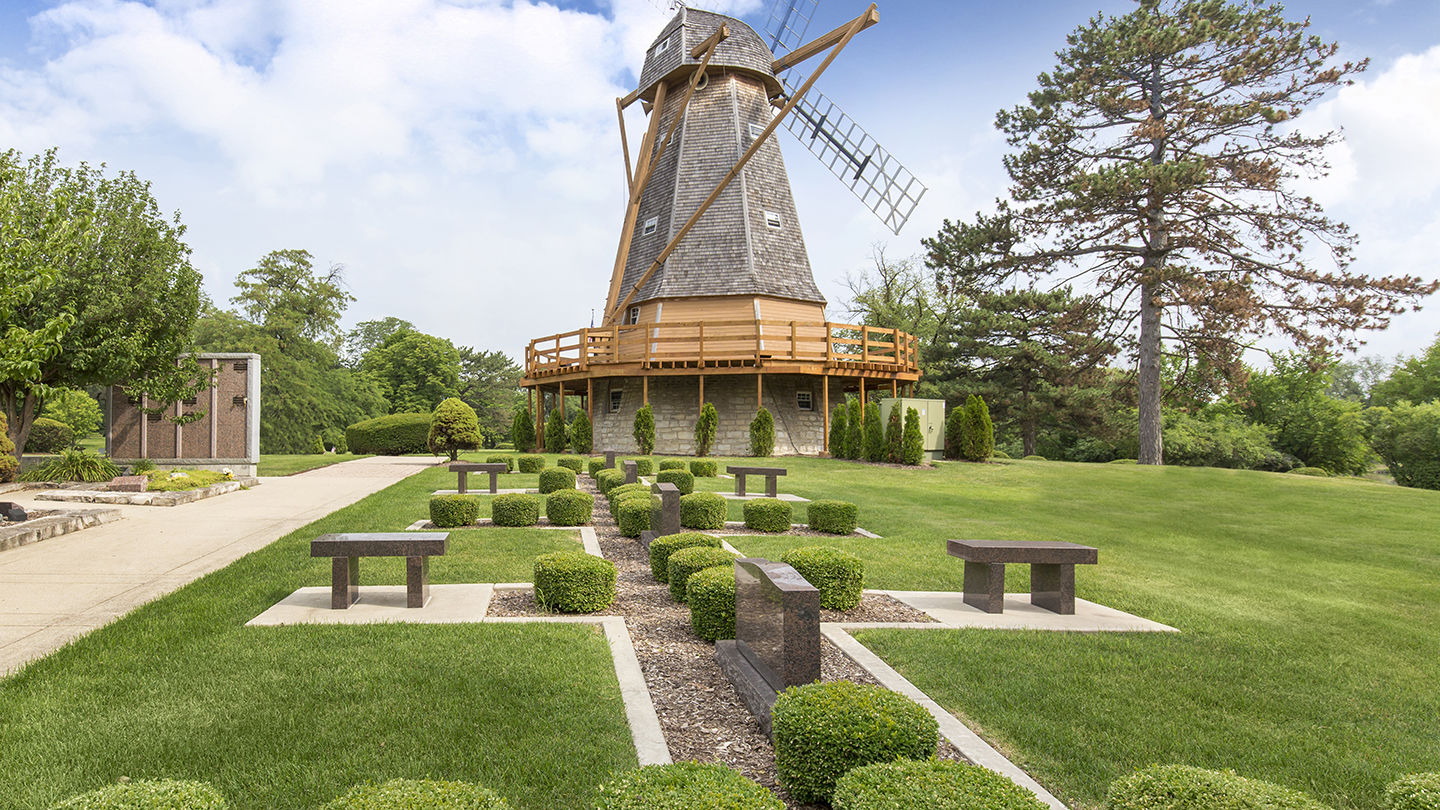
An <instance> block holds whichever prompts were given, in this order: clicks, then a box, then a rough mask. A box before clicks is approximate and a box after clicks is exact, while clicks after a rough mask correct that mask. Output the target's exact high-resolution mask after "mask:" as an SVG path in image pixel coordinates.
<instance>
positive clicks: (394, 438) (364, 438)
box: [345, 413, 430, 456]
mask: <svg viewBox="0 0 1440 810" xmlns="http://www.w3.org/2000/svg"><path fill="white" fill-rule="evenodd" d="M429 438H430V414H428V413H392V414H390V415H389V416H381V417H377V418H375V419H366V420H365V421H363V422H356V423H355V424H353V425H351V426H350V427H347V428H345V445H346V446H347V447H349V448H350V452H352V453H359V454H360V455H366V454H373V455H377V456H403V455H405V454H407V453H424V452H428V449H429V447H428V445H429V442H428V440H429Z"/></svg>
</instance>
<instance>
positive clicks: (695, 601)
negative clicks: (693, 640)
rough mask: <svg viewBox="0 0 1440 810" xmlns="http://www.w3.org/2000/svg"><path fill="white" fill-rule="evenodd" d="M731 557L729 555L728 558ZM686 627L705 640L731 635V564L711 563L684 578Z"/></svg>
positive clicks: (732, 614)
mask: <svg viewBox="0 0 1440 810" xmlns="http://www.w3.org/2000/svg"><path fill="white" fill-rule="evenodd" d="M732 559H733V558H732ZM685 601H686V603H688V604H689V605H690V628H691V629H692V630H694V631H695V635H697V636H699V637H700V638H703V639H705V640H706V641H716V640H719V639H722V638H734V637H735V566H734V565H731V566H730V567H729V568H724V567H722V566H718V565H717V566H714V567H713V568H705V569H703V570H700V571H696V572H695V573H693V574H691V575H690V578H689V579H687V580H685Z"/></svg>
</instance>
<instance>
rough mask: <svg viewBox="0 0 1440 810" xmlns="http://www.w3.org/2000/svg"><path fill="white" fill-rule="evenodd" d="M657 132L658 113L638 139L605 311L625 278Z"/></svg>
mask: <svg viewBox="0 0 1440 810" xmlns="http://www.w3.org/2000/svg"><path fill="white" fill-rule="evenodd" d="M665 93H666V86H665V84H664V83H661V85H660V86H659V87H657V88H656V89H655V99H656V101H658V102H660V103H661V104H664V103H665ZM659 132H660V115H659V114H658V113H657V114H655V115H653V116H651V117H650V125H649V126H648V127H647V128H646V129H645V137H643V138H641V139H640V152H639V155H638V157H639V158H640V160H641V161H642V164H641V166H640V168H639V169H638V170H637V172H636V176H635V182H634V183H632V184H631V186H630V202H629V203H627V204H626V206H625V222H624V224H622V225H621V226H620V247H619V248H618V249H617V250H616V251H615V267H614V269H613V270H612V271H611V273H610V294H609V295H608V296H607V297H606V299H605V306H606V307H607V310H606V311H607V312H609V311H610V310H609V307H610V305H611V302H613V301H614V300H615V297H616V296H618V295H619V294H620V284H621V282H623V281H624V278H625V260H626V259H628V258H629V257H630V240H631V239H633V238H634V237H635V220H636V219H638V218H639V216H640V195H641V192H642V191H644V182H645V178H644V171H645V164H644V163H643V161H644V159H645V156H646V155H648V154H650V150H651V149H652V148H653V146H654V143H655V136H656V135H658V134H659ZM609 322H610V319H609V318H608V317H607V318H606V319H605V323H609Z"/></svg>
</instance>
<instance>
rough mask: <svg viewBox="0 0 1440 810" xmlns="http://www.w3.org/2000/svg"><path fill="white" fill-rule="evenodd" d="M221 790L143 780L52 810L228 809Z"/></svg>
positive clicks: (84, 796)
mask: <svg viewBox="0 0 1440 810" xmlns="http://www.w3.org/2000/svg"><path fill="white" fill-rule="evenodd" d="M229 806H230V805H229V804H227V803H226V801H225V797H224V796H221V795H220V791H218V790H216V789H215V788H214V787H212V786H211V785H209V784H207V783H205V782H191V781H180V780H177V779H141V780H139V781H135V782H121V783H119V784H114V785H106V786H105V787H102V788H100V789H98V790H92V791H90V792H89V793H82V794H80V795H79V796H74V797H72V798H70V799H67V800H65V801H63V802H61V803H59V804H57V805H53V806H52V807H51V810H225V808H227V807H229Z"/></svg>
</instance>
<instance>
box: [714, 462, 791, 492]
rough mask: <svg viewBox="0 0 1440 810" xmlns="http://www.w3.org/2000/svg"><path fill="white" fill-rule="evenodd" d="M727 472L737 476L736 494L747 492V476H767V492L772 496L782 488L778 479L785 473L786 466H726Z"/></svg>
mask: <svg viewBox="0 0 1440 810" xmlns="http://www.w3.org/2000/svg"><path fill="white" fill-rule="evenodd" d="M725 472H727V473H730V474H731V475H733V476H735V494H736V495H744V494H745V476H747V475H763V476H765V494H766V495H768V496H770V497H771V498H773V497H775V496H776V495H778V494H779V492H780V488H779V485H778V484H777V483H776V481H777V480H778V479H779V478H780V476H782V475H784V474H785V468H784V467H726V468H725Z"/></svg>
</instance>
